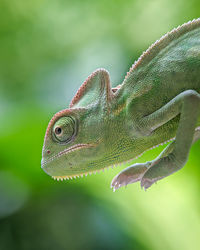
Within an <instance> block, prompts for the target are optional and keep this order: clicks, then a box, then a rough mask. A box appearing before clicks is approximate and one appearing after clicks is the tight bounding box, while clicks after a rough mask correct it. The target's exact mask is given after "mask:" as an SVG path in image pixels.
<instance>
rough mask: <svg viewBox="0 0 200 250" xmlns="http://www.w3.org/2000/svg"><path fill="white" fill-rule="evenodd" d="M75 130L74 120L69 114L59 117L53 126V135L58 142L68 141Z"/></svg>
mask: <svg viewBox="0 0 200 250" xmlns="http://www.w3.org/2000/svg"><path fill="white" fill-rule="evenodd" d="M75 132H76V128H75V121H74V119H73V118H72V117H70V116H65V117H61V118H60V119H59V120H58V121H57V122H56V123H55V124H54V127H53V136H54V138H55V139H56V140H57V141H59V142H64V143H67V142H70V141H71V140H72V139H73V137H74V136H75Z"/></svg>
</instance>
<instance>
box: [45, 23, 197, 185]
mask: <svg viewBox="0 0 200 250" xmlns="http://www.w3.org/2000/svg"><path fill="white" fill-rule="evenodd" d="M198 139H200V19H196V20H193V21H191V22H188V23H186V24H183V25H182V26H179V27H178V28H176V29H174V30H172V31H171V32H169V33H167V34H166V35H164V36H163V37H162V38H161V39H160V40H158V41H156V42H155V43H154V44H153V45H152V46H151V47H150V48H149V49H148V50H147V51H146V52H144V53H143V54H142V56H141V57H140V58H139V59H138V60H137V61H136V62H135V63H134V64H133V66H132V67H131V68H130V71H129V72H128V73H127V75H126V77H125V80H124V81H123V83H122V84H121V85H119V86H118V87H116V88H111V85H110V78H109V74H108V72H107V71H106V70H104V69H98V70H96V71H95V72H93V73H92V74H91V75H90V76H89V77H88V78H87V79H86V81H85V82H84V83H83V84H82V86H81V87H80V89H79V90H78V92H77V94H76V95H75V97H74V98H73V100H72V102H71V104H70V107H69V108H68V109H64V110H62V111H60V112H58V113H57V114H55V115H54V117H53V118H52V120H51V121H50V123H49V125H48V128H47V131H46V135H45V139H44V146H43V152H42V168H43V169H44V171H45V172H46V173H47V174H49V175H51V176H53V177H54V178H55V179H57V180H60V179H61V180H63V179H69V178H73V177H79V176H83V175H87V174H88V173H92V172H96V171H99V170H103V169H104V168H106V167H109V166H113V165H116V164H119V163H122V162H125V161H128V160H131V159H134V158H136V157H138V156H139V155H141V154H142V153H143V152H145V151H146V150H149V149H151V148H154V147H155V146H158V145H160V144H163V143H166V142H169V141H171V143H170V144H169V145H168V146H167V147H166V148H165V149H164V151H163V152H162V153H161V154H160V155H159V156H158V157H157V158H156V159H155V160H153V161H150V162H146V163H143V164H134V165H132V166H130V167H128V168H126V169H125V170H123V171H121V172H120V173H119V174H118V175H117V176H116V177H115V178H114V179H113V181H112V183H111V187H112V188H113V189H114V190H115V189H118V188H119V187H122V186H124V185H127V184H130V183H134V182H137V181H140V183H141V186H142V187H143V188H144V189H147V188H149V187H150V186H151V185H152V184H153V183H155V182H156V181H158V180H160V179H162V178H164V177H166V176H168V175H171V174H172V173H174V172H176V171H177V170H179V169H181V168H182V167H183V166H184V165H185V163H186V161H187V159H188V155H189V151H190V148H191V146H192V144H193V143H194V142H195V141H197V140H198Z"/></svg>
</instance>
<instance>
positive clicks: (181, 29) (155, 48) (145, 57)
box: [125, 18, 200, 80]
mask: <svg viewBox="0 0 200 250" xmlns="http://www.w3.org/2000/svg"><path fill="white" fill-rule="evenodd" d="M199 27H200V18H198V19H194V20H192V21H189V22H187V23H184V24H183V25H181V26H178V27H177V28H174V29H173V30H172V31H170V32H168V33H166V34H165V35H164V36H162V37H161V38H160V39H159V40H157V41H156V42H155V43H153V44H152V45H151V46H150V47H149V48H148V49H147V50H146V51H145V52H143V54H142V55H141V56H140V57H139V58H138V60H137V61H135V62H134V64H133V65H132V66H131V68H130V70H129V71H128V72H127V74H126V76H125V80H126V79H127V78H128V77H129V75H130V74H131V73H132V72H133V71H134V70H135V69H137V68H139V67H140V66H141V65H144V64H147V63H148V62H150V61H151V60H152V59H153V58H154V57H155V56H156V55H157V54H158V53H159V52H160V51H161V50H162V49H164V48H165V47H166V46H168V45H169V44H170V42H172V41H174V40H176V39H178V38H179V37H181V36H182V35H184V34H186V33H188V32H190V31H192V30H195V29H196V28H199Z"/></svg>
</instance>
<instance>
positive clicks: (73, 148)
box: [42, 143, 96, 168]
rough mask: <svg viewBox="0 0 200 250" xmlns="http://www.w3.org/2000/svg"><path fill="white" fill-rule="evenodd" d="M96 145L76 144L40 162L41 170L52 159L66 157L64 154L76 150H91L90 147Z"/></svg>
mask: <svg viewBox="0 0 200 250" xmlns="http://www.w3.org/2000/svg"><path fill="white" fill-rule="evenodd" d="M95 146H96V145H95V144H89V143H88V144H86V143H85V144H76V145H73V146H71V147H69V148H67V149H65V150H63V151H61V152H59V153H58V154H56V155H54V156H52V157H51V158H49V159H48V160H46V161H42V168H44V167H45V165H47V164H48V163H50V162H52V161H53V160H54V159H57V158H59V157H61V156H62V155H66V154H69V153H71V152H74V151H76V150H80V149H83V148H91V147H95Z"/></svg>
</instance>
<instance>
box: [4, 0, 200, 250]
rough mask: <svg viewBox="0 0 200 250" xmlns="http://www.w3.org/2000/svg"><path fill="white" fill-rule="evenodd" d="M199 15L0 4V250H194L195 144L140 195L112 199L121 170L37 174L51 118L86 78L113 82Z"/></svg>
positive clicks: (199, 171) (178, 3)
mask: <svg viewBox="0 0 200 250" xmlns="http://www.w3.org/2000/svg"><path fill="white" fill-rule="evenodd" d="M199 16H200V2H199V1H198V0H190V1H188V0H153V1H145V0H134V1H129V0H126V1H125V0H110V1H106V0H104V1H102V0H99V1H94V0H93V1H91V0H84V1H81V0H79V1H78V0H77V1H76V0H73V1H72V0H71V1H69V0H65V1H64V0H57V1H55V0H49V1H48V0H30V1H25V0H12V1H8V0H1V1H0V249H1V250H4V249H5V250H10V249H11V250H12V249H14V250H15V249H17V250H21V249H22V250H23V249H26V250H27V249H39V250H40V249H42V250H43V249H58V250H60V249H70V250H74V249H75V250H76V249H78V250H79V249H83V250H84V249H88V250H90V249H97V250H99V249H100V250H101V249H137V250H143V249H144V250H148V249H153V250H161V249H162V250H177V249H181V250H189V249H190V250H191V249H192V250H197V249H200V199H199V193H200V156H199V152H200V150H199V148H200V142H197V143H196V144H195V145H194V146H193V148H192V150H191V153H190V158H189V161H188V163H187V165H186V166H185V168H184V169H183V170H181V171H179V172H178V173H176V174H174V175H172V176H170V177H168V178H166V179H164V180H162V181H160V182H159V183H158V185H153V186H152V188H151V189H149V190H148V191H147V192H144V191H142V190H141V189H140V186H139V184H135V185H130V186H128V187H127V188H126V189H125V188H122V189H121V190H119V191H117V192H115V193H113V192H112V190H111V189H110V187H109V186H110V182H111V180H112V178H113V177H114V176H115V175H116V174H117V173H118V172H119V171H120V170H122V169H123V168H124V167H125V165H124V166H121V167H118V168H116V169H114V170H108V171H106V173H101V174H98V175H93V176H88V177H85V178H83V179H78V180H73V181H65V182H56V181H54V180H53V179H51V178H50V177H49V176H47V175H46V174H45V173H44V172H43V171H42V169H41V168H40V161H41V150H42V145H43V138H44V134H45V130H46V127H47V124H48V122H49V120H50V118H51V117H52V116H53V114H54V113H55V112H57V111H59V110H61V109H63V108H66V107H68V104H69V102H70V100H71V99H72V97H73V96H74V94H75V93H76V90H77V89H78V87H79V86H80V85H81V83H82V82H83V81H84V80H85V79H86V77H87V76H88V75H89V74H90V73H91V72H92V71H94V70H95V69H96V68H99V67H104V68H106V69H107V70H108V71H109V72H110V74H111V81H112V85H113V86H116V85H118V84H120V83H121V82H122V81H123V78H124V76H125V74H126V71H128V69H129V67H130V66H131V64H132V63H133V62H134V61H135V60H136V59H137V58H138V56H139V55H140V54H141V53H142V52H143V50H145V49H147V48H148V46H149V45H151V44H152V43H153V42H154V41H155V40H157V39H159V38H160V37H161V36H162V35H163V34H165V33H166V32H167V31H169V30H171V29H172V28H174V27H176V26H178V25H180V24H182V23H184V22H187V21H189V20H192V19H193V18H197V17H199ZM162 149H163V147H161V148H159V149H156V150H153V151H150V152H147V153H145V154H144V156H143V157H141V158H140V159H139V161H140V162H144V161H146V160H150V159H153V158H154V157H156V156H157V154H158V153H159V152H160V151H161V150H162Z"/></svg>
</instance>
